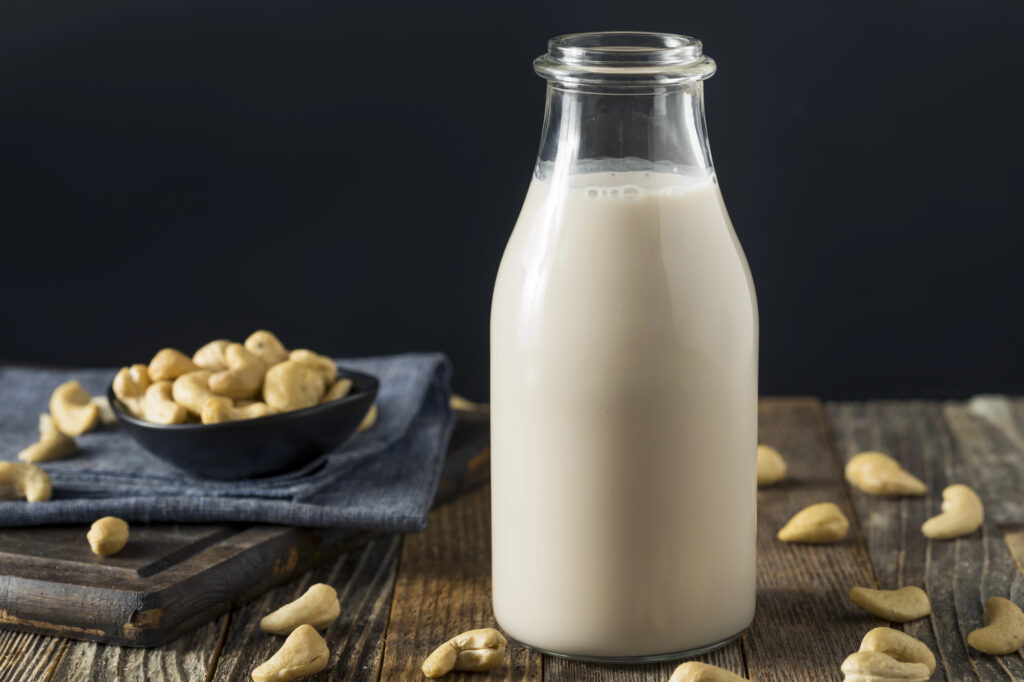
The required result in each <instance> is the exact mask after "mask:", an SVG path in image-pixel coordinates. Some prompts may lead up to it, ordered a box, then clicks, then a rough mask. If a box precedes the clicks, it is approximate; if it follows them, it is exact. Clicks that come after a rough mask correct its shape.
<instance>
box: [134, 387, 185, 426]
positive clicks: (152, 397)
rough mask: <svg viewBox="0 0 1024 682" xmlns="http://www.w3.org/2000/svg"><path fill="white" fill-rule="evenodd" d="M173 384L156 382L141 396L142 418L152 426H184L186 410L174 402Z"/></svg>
mask: <svg viewBox="0 0 1024 682" xmlns="http://www.w3.org/2000/svg"><path fill="white" fill-rule="evenodd" d="M173 386H174V384H173V383H172V382H170V381H166V380H165V381H157V382H156V383H152V384H150V385H149V388H147V389H146V394H145V395H144V396H142V418H143V419H145V420H146V421H148V422H153V423H154V424H184V423H185V420H186V419H187V418H188V410H187V409H185V408H184V407H182V406H181V405H179V404H178V403H176V402H175V401H174V397H173Z"/></svg>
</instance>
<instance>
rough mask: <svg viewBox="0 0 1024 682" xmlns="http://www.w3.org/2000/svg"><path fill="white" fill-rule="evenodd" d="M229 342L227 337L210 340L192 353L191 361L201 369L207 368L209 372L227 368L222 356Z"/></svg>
mask: <svg viewBox="0 0 1024 682" xmlns="http://www.w3.org/2000/svg"><path fill="white" fill-rule="evenodd" d="M230 344H231V342H230V341H228V340H227V339H217V340H216V341H210V343H208V344H206V345H205V346H203V347H202V348H200V349H199V350H197V351H196V352H195V353H193V354H192V362H194V363H195V365H196V366H197V367H199V368H201V369H208V370H210V371H211V372H219V371H221V370H222V369H227V368H228V361H227V360H226V359H225V357H224V350H225V349H226V348H227V347H228V346H229V345H230Z"/></svg>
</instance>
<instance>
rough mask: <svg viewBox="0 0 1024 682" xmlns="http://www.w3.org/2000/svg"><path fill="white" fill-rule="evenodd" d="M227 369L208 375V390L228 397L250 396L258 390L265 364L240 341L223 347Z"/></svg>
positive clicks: (265, 369) (261, 382)
mask: <svg viewBox="0 0 1024 682" xmlns="http://www.w3.org/2000/svg"><path fill="white" fill-rule="evenodd" d="M224 360H225V361H226V362H227V363H228V369H224V370H221V371H219V372H214V373H213V374H211V375H210V390H211V391H213V392H214V393H219V394H220V395H225V396H227V397H229V398H252V397H254V396H256V395H257V394H258V393H259V392H260V386H261V385H262V384H263V375H264V374H265V373H266V371H267V365H266V364H265V363H264V362H263V361H262V360H260V359H259V357H258V356H256V355H253V354H252V353H250V352H249V351H247V350H246V349H245V346H243V345H242V344H240V343H231V344H228V346H227V348H225V349H224Z"/></svg>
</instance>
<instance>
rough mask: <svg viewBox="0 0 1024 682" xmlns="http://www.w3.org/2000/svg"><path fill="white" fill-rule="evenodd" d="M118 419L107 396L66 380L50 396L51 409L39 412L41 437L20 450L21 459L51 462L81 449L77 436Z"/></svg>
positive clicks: (29, 461)
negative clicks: (100, 395) (91, 393)
mask: <svg viewBox="0 0 1024 682" xmlns="http://www.w3.org/2000/svg"><path fill="white" fill-rule="evenodd" d="M116 422H117V418H116V417H115V416H114V413H113V410H111V409H110V403H109V402H107V399H106V398H94V397H92V396H91V395H89V392H88V391H86V390H85V389H84V388H83V387H82V384H80V383H79V382H77V381H65V382H64V383H63V384H61V385H60V386H58V387H57V388H55V389H54V391H53V393H52V394H51V395H50V411H49V412H48V413H44V414H41V415H39V440H38V441H36V442H35V443H33V444H32V445H29V446H28V447H27V448H25V449H23V450H22V451H21V452H19V453H18V459H20V460H21V461H22V462H28V463H30V464H31V463H35V462H49V461H52V460H55V459H64V458H65V457H70V456H71V455H73V454H75V453H76V452H78V446H77V445H76V444H75V440H74V438H73V437H74V436H81V435H82V434H83V433H85V432H86V431H92V430H93V429H95V428H96V427H98V426H99V425H101V424H104V425H109V424H113V423H116Z"/></svg>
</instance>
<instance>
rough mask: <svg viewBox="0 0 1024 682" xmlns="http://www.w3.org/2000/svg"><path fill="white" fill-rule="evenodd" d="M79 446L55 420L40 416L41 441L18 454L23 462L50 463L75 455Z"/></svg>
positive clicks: (47, 416)
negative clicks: (62, 431) (59, 427)
mask: <svg viewBox="0 0 1024 682" xmlns="http://www.w3.org/2000/svg"><path fill="white" fill-rule="evenodd" d="M77 450H78V446H77V445H75V441H74V439H72V438H71V437H70V436H66V435H64V434H63V433H61V432H60V430H59V429H58V428H57V426H56V424H54V423H53V418H52V417H51V416H50V415H48V414H41V415H39V440H38V441H37V442H35V443H33V444H32V445H29V446H28V447H27V448H25V449H24V450H22V451H21V452H19V453H18V459H20V460H21V461H22V462H49V461H51V460H55V459H64V458H65V457H70V456H71V455H73V454H75V452H76V451H77Z"/></svg>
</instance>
